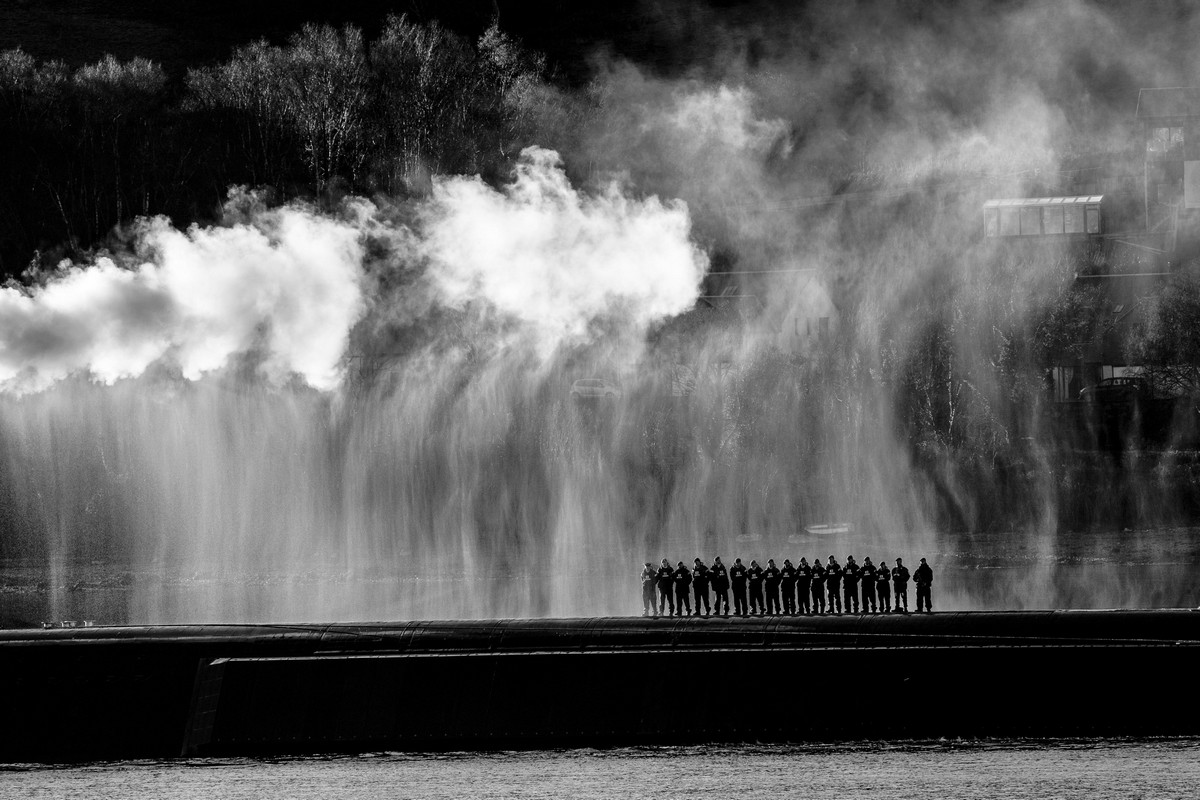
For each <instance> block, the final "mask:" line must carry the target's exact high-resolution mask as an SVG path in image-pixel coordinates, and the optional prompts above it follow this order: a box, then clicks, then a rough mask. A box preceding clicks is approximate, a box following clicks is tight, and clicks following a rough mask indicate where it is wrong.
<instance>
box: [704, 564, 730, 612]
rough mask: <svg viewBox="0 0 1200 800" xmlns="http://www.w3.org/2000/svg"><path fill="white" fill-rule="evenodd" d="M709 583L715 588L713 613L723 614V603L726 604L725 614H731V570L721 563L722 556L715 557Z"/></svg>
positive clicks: (710, 570) (709, 570) (709, 569)
mask: <svg viewBox="0 0 1200 800" xmlns="http://www.w3.org/2000/svg"><path fill="white" fill-rule="evenodd" d="M708 585H709V586H711V587H712V590H713V613H714V614H718V615H719V614H721V604H722V603H724V604H725V606H724V608H725V612H724V613H725V616H727V617H728V616H729V570H727V569H725V565H724V564H722V563H721V557H720V556H717V557H716V558H714V559H713V565H712V566H711V567H709V568H708Z"/></svg>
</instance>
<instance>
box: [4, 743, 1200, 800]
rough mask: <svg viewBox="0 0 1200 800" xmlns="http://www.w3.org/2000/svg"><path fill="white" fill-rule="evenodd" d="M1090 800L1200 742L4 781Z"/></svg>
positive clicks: (140, 770)
mask: <svg viewBox="0 0 1200 800" xmlns="http://www.w3.org/2000/svg"><path fill="white" fill-rule="evenodd" d="M701 795H705V796H710V797H714V798H723V797H732V796H736V797H738V798H739V799H740V800H745V798H760V797H761V798H766V797H771V798H780V797H808V798H818V799H820V798H838V800H846V798H853V797H868V796H869V797H878V798H934V799H935V800H952V799H953V798H965V799H968V800H969V799H971V798H989V799H991V798H996V799H999V798H1005V799H1006V800H1008V799H1010V798H1012V799H1016V798H1037V800H1055V799H1056V798H1095V799H1096V800H1108V799H1109V798H1112V799H1113V800H1116V799H1117V798H1120V800H1152V799H1153V800H1158V799H1159V798H1195V797H1198V796H1200V740H1195V739H1186V740H1185V739H1165V740H1144V739H1141V740H1121V741H1112V740H1103V741H1094V740H1078V741H1076V740H1072V741H993V742H947V741H940V742H927V743H904V744H882V743H875V744H861V745H845V744H839V745H809V746H773V747H758V746H737V747H687V748H680V747H662V748H639V749H619V750H564V751H550V752H548V751H539V752H511V753H492V754H479V753H451V754H437V755H413V754H395V753H385V754H374V755H363V756H353V757H343V758H302V759H286V760H245V759H237V760H228V759H221V760H191V761H170V762H147V761H127V762H113V763H100V764H87V765H74V766H65V767H40V766H17V767H7V768H3V769H2V771H0V797H5V798H9V797H12V798H18V797H37V798H93V797H94V798H138V800H150V799H151V798H187V799H188V800H193V799H195V800H200V799H201V798H204V800H211V799H212V798H256V799H257V798H375V797H380V798H383V797H386V798H404V797H413V798H574V799H575V800H585V799H586V798H598V797H604V798H610V797H620V798H654V799H655V800H662V799H663V798H696V797H700V796H701Z"/></svg>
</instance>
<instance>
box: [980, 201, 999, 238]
mask: <svg viewBox="0 0 1200 800" xmlns="http://www.w3.org/2000/svg"><path fill="white" fill-rule="evenodd" d="M983 235H984V236H999V235H1000V209H998V208H985V209H984V210H983Z"/></svg>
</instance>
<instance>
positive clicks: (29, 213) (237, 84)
mask: <svg viewBox="0 0 1200 800" xmlns="http://www.w3.org/2000/svg"><path fill="white" fill-rule="evenodd" d="M549 86H550V83H549V76H548V70H547V67H546V63H545V59H544V58H543V57H542V56H540V55H539V54H536V53H534V52H531V51H529V50H527V49H525V48H524V47H522V46H521V45H520V44H519V43H518V42H516V41H515V40H513V39H512V38H511V37H509V36H508V35H506V34H505V33H503V32H502V31H501V30H500V29H499V28H498V27H497V26H496V25H495V24H493V26H492V27H491V28H489V29H488V30H487V31H486V32H484V33H483V34H482V36H480V37H479V38H478V39H476V40H474V41H472V40H470V39H467V38H465V37H463V36H460V35H458V34H456V33H454V32H452V31H450V30H447V29H445V28H443V27H441V26H440V25H438V24H437V23H430V24H418V23H415V22H412V21H410V20H409V19H408V18H406V17H396V16H393V17H390V18H388V19H387V21H386V22H385V24H384V25H383V29H382V32H381V33H380V35H379V37H378V38H376V39H374V40H372V41H366V40H365V38H364V36H363V34H362V32H361V31H360V30H359V29H357V28H355V27H353V26H347V27H345V28H342V29H340V30H338V29H334V28H332V27H330V26H316V25H309V26H305V27H304V28H303V29H302V30H301V31H300V32H298V33H296V34H295V35H293V36H292V37H291V39H290V40H289V41H288V42H287V43H286V44H284V45H282V46H276V45H272V44H269V43H268V42H266V41H258V42H254V43H251V44H247V45H245V46H243V47H240V48H238V49H236V50H235V51H234V52H233V54H232V56H231V58H230V59H229V60H228V61H226V62H225V63H220V64H216V65H211V66H205V67H200V68H196V69H190V70H188V71H187V73H186V75H169V74H167V72H166V71H165V70H164V69H163V68H162V67H161V66H160V65H158V64H156V63H153V62H150V61H148V60H146V59H142V58H135V59H132V60H130V61H124V62H122V61H119V60H117V59H116V58H113V57H112V56H108V57H106V58H104V59H103V60H102V61H100V62H99V63H96V64H89V65H87V66H83V67H80V68H78V69H71V68H69V67H68V66H67V65H66V64H63V63H62V62H58V61H51V62H44V63H39V61H38V60H37V59H35V58H34V57H33V56H31V55H30V54H28V53H26V52H24V51H22V50H20V49H14V50H6V51H2V52H0V152H2V153H4V154H5V157H4V158H3V159H0V185H3V186H6V187H8V189H9V190H8V191H6V192H3V193H0V272H2V273H3V274H4V275H5V276H7V277H13V276H14V275H17V274H19V273H21V272H22V271H23V270H25V269H26V268H27V267H28V266H29V265H30V264H31V259H40V260H41V262H42V263H45V262H46V261H47V260H49V265H50V266H53V264H54V263H56V260H57V258H61V257H63V256H70V255H74V254H76V253H77V252H78V251H80V250H85V249H89V248H92V247H94V246H97V245H104V244H105V243H106V237H109V236H111V235H113V234H111V232H112V231H113V230H114V228H116V227H117V226H120V225H121V224H122V223H127V222H129V221H131V220H132V219H134V218H136V217H138V216H146V215H155V214H166V215H168V216H170V217H171V218H172V219H173V220H174V222H175V223H176V224H177V225H186V224H188V223H190V222H193V221H201V222H204V221H211V220H212V219H213V218H214V217H215V216H216V215H217V213H218V211H219V209H220V207H221V205H222V203H223V201H224V199H225V198H226V196H227V193H228V190H229V187H231V186H248V187H251V188H255V189H263V190H264V191H268V190H269V191H271V192H274V193H275V199H276V200H286V199H291V198H294V197H306V198H313V199H316V200H324V201H330V200H336V199H337V198H338V197H339V196H341V195H343V194H344V193H347V192H354V193H361V194H366V195H368V196H370V195H372V194H374V193H382V194H386V195H388V196H389V197H404V196H411V195H412V194H414V193H422V192H424V191H426V190H427V186H428V184H429V176H430V175H431V174H457V173H463V174H479V175H483V176H485V177H489V176H496V175H499V174H504V173H507V171H508V167H509V165H510V164H511V160H512V158H513V157H514V156H515V155H516V153H518V152H519V151H520V148H521V147H523V146H525V145H526V144H528V143H529V142H530V141H531V140H532V139H533V135H532V128H533V127H534V126H536V125H539V124H540V123H538V122H536V121H535V120H536V119H537V118H538V116H539V114H541V113H543V112H544V110H545V108H546V107H547V106H549V105H551V104H549V103H548V102H547V101H546V95H545V93H544V91H543V90H544V89H546V88H547V87H549ZM542 127H545V126H544V125H543V126H542ZM50 259H54V260H50Z"/></svg>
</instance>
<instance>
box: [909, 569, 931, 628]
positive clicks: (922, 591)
mask: <svg viewBox="0 0 1200 800" xmlns="http://www.w3.org/2000/svg"><path fill="white" fill-rule="evenodd" d="M913 583H915V584H917V611H918V612H920V611H921V607H922V605H924V608H925V613H926V614H928V613H929V612H931V611H933V601H932V599H931V598H930V594H929V588H930V587H931V586H933V570H932V569H930V567H929V564H928V563H926V561H925V559H923V558H922V559H921V566H919V567H917V571H916V572H914V573H913Z"/></svg>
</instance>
